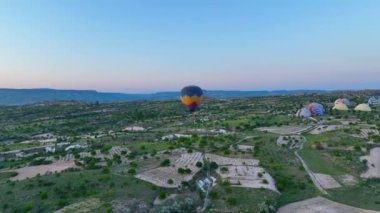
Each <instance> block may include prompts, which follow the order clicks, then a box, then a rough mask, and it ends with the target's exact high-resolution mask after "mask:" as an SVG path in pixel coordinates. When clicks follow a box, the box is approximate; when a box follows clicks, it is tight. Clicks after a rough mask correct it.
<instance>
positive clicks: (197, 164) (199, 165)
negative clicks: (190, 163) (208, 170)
mask: <svg viewBox="0 0 380 213" xmlns="http://www.w3.org/2000/svg"><path fill="white" fill-rule="evenodd" d="M195 166H196V167H198V168H202V166H203V163H202V162H200V161H198V162H197V163H196V164H195Z"/></svg>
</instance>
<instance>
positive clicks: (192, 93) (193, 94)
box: [180, 86, 203, 112]
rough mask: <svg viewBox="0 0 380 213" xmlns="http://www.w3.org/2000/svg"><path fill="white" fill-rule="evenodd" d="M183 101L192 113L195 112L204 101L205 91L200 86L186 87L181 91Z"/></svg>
mask: <svg viewBox="0 0 380 213" xmlns="http://www.w3.org/2000/svg"><path fill="white" fill-rule="evenodd" d="M180 98H181V101H182V103H183V105H185V107H186V108H187V109H188V110H189V111H190V112H194V111H195V110H196V109H197V108H198V107H199V105H200V104H201V102H202V100H203V91H202V89H201V88H200V87H198V86H186V87H184V88H183V89H182V90H181V97H180Z"/></svg>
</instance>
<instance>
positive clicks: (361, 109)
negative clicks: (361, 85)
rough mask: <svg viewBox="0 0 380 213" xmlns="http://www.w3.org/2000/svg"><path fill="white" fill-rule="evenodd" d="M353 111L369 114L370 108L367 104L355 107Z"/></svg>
mask: <svg viewBox="0 0 380 213" xmlns="http://www.w3.org/2000/svg"><path fill="white" fill-rule="evenodd" d="M355 111H359V112H371V111H372V110H371V107H369V105H368V104H359V105H357V106H356V107H355Z"/></svg>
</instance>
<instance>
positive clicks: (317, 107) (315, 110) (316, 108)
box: [305, 103, 325, 116]
mask: <svg viewBox="0 0 380 213" xmlns="http://www.w3.org/2000/svg"><path fill="white" fill-rule="evenodd" d="M305 108H306V109H308V110H309V111H310V112H311V115H312V116H322V115H323V114H324V113H325V109H324V108H323V106H322V105H321V104H319V103H310V104H308V105H306V106H305Z"/></svg>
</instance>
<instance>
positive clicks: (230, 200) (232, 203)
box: [226, 197, 237, 206]
mask: <svg viewBox="0 0 380 213" xmlns="http://www.w3.org/2000/svg"><path fill="white" fill-rule="evenodd" d="M226 202H227V203H228V205H230V206H234V205H236V203H237V200H236V198H234V197H229V198H227V200H226Z"/></svg>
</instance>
